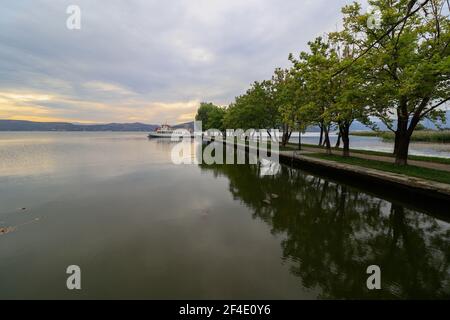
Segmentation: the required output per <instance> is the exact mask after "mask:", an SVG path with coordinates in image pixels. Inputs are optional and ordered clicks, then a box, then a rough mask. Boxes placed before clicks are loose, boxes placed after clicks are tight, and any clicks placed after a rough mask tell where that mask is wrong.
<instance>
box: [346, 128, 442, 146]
mask: <svg viewBox="0 0 450 320" xmlns="http://www.w3.org/2000/svg"><path fill="white" fill-rule="evenodd" d="M351 135H352V136H358V137H379V138H382V139H383V140H386V141H393V140H394V139H395V135H394V133H393V132H390V131H380V132H376V131H359V132H352V133H351ZM411 141H415V142H434V143H450V130H440V131H437V130H423V131H415V132H414V133H413V135H412V136H411Z"/></svg>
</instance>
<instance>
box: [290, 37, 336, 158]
mask: <svg viewBox="0 0 450 320" xmlns="http://www.w3.org/2000/svg"><path fill="white" fill-rule="evenodd" d="M308 45H309V48H310V50H309V52H301V53H300V56H299V59H295V58H294V57H293V56H292V55H290V57H289V58H290V60H291V62H292V63H293V65H294V66H293V69H294V71H293V72H294V73H297V74H299V75H300V77H301V79H302V81H303V83H302V93H303V99H304V100H303V107H302V110H301V111H299V112H300V115H302V116H304V117H306V118H308V120H309V121H312V122H315V123H316V124H317V125H319V127H320V128H321V130H323V133H324V136H325V146H326V149H327V153H329V154H330V153H331V143H330V137H329V131H330V128H331V125H332V121H333V117H332V116H333V114H332V108H333V106H334V105H335V104H336V103H337V95H338V84H339V82H338V81H337V80H336V79H333V78H332V74H333V70H334V69H333V68H334V67H335V66H336V65H337V64H338V63H339V60H338V57H337V54H336V51H335V50H334V49H333V48H332V47H331V46H330V43H329V42H328V41H325V40H324V39H323V38H322V37H318V38H316V39H315V40H314V41H312V42H309V43H308Z"/></svg>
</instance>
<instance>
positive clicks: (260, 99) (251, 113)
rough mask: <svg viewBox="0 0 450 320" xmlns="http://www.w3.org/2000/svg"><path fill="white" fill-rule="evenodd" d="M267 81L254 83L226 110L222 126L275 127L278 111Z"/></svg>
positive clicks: (267, 128)
mask: <svg viewBox="0 0 450 320" xmlns="http://www.w3.org/2000/svg"><path fill="white" fill-rule="evenodd" d="M270 90H271V87H270V82H269V81H263V82H255V83H254V84H253V85H252V86H251V88H250V89H249V90H248V91H247V92H246V93H245V94H244V95H241V96H239V97H237V98H236V99H235V101H234V102H233V103H232V104H230V106H229V107H228V109H227V112H226V115H225V118H224V125H225V127H226V128H227V129H243V130H248V129H266V130H267V131H268V132H270V129H273V128H275V127H276V125H277V122H278V117H279V115H278V110H277V109H276V107H275V104H274V102H273V95H272V93H271V91H270Z"/></svg>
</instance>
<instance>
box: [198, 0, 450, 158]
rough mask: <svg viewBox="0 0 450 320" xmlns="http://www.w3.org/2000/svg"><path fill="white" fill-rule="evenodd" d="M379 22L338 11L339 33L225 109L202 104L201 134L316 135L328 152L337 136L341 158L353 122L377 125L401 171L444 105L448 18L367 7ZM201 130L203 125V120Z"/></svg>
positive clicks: (444, 6)
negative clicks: (413, 143)
mask: <svg viewBox="0 0 450 320" xmlns="http://www.w3.org/2000/svg"><path fill="white" fill-rule="evenodd" d="M369 3H370V4H371V5H372V6H374V7H376V8H378V10H379V12H378V14H379V21H377V23H371V19H373V15H372V13H370V12H369V13H366V12H363V10H362V7H361V5H360V4H359V3H356V2H355V3H353V4H351V5H348V6H345V7H344V8H343V9H342V13H343V28H342V30H340V31H337V32H331V33H328V34H327V35H326V36H324V37H318V38H316V39H315V40H313V41H311V42H309V43H308V46H309V50H308V51H305V52H301V53H300V54H299V55H298V56H294V55H293V54H291V55H290V56H289V60H290V61H291V64H292V65H291V67H290V68H288V69H276V70H275V72H274V75H273V76H272V78H271V79H270V80H266V81H262V82H255V83H253V85H252V86H251V87H250V89H249V90H248V91H247V92H246V93H245V94H243V95H241V96H239V97H237V98H236V99H235V101H234V102H233V103H232V104H230V105H229V106H228V107H226V108H221V107H217V106H214V105H212V104H202V106H201V107H200V109H199V113H198V115H197V119H198V120H205V119H207V121H206V127H205V129H208V128H216V129H225V128H227V129H237V128H240V129H250V128H258V129H266V130H267V131H268V132H269V134H270V130H271V129H273V128H278V129H280V130H281V131H282V132H283V136H282V141H281V142H282V144H283V145H284V144H286V143H287V142H288V141H289V138H290V136H291V134H292V132H293V131H294V130H300V131H303V130H305V128H307V127H308V126H311V125H316V126H319V127H320V129H321V132H322V133H321V139H320V140H321V141H320V143H321V144H322V143H323V144H324V145H325V147H326V149H327V150H328V152H331V144H330V137H329V132H330V130H332V129H333V128H336V129H338V131H339V138H340V139H342V143H343V155H344V156H348V155H349V149H350V139H349V134H350V127H351V125H352V123H353V122H354V121H355V120H358V121H360V122H362V123H365V124H367V125H369V126H372V127H373V128H374V129H375V130H377V128H376V127H375V125H374V123H372V121H371V120H372V119H374V118H376V119H379V120H381V121H382V122H383V123H384V124H385V125H386V127H387V128H388V129H389V130H391V131H393V132H394V133H395V147H394V154H395V156H396V163H397V164H399V165H405V164H407V159H408V151H409V144H410V138H411V135H412V133H413V132H414V130H416V128H417V126H418V124H419V123H420V122H421V121H422V120H424V119H425V118H426V119H429V120H432V121H434V122H444V121H445V112H444V111H443V109H442V108H441V107H442V106H444V105H445V104H446V103H447V101H448V100H449V99H450V90H449V84H450V55H449V53H450V48H449V43H450V19H449V9H450V8H449V6H450V5H449V2H448V1H447V0H422V1H417V0H369ZM204 124H205V121H204Z"/></svg>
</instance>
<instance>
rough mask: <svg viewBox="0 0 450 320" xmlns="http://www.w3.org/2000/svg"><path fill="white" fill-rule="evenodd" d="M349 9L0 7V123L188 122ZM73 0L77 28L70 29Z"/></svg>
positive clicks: (206, 1)
mask: <svg viewBox="0 0 450 320" xmlns="http://www.w3.org/2000/svg"><path fill="white" fill-rule="evenodd" d="M351 2H352V1H351V0H349V1H347V0H332V1H330V0H283V1H279V0H169V1H162V0H159V1H153V0H121V1H119V0H95V1H93V0H71V1H64V0H62V1H55V0H4V1H2V3H1V4H0V119H14V120H31V121H67V122H74V123H109V122H143V123H154V124H159V123H163V122H168V123H171V124H175V123H182V122H187V121H192V120H193V118H194V116H195V113H196V110H197V108H198V105H199V103H200V102H201V101H208V102H209V101H211V102H214V103H216V104H218V105H228V104H229V103H231V102H232V101H233V99H234V98H235V97H236V96H238V95H240V94H242V93H244V92H245V91H246V90H247V89H248V87H249V86H250V84H251V83H253V82H254V81H256V80H258V81H260V80H264V79H270V77H271V75H272V73H273V71H274V69H275V68H276V67H288V66H289V61H288V55H289V53H294V54H298V53H299V52H300V51H302V50H306V48H307V42H308V41H310V40H312V39H314V38H315V37H317V36H321V35H324V34H325V33H326V32H329V31H335V30H336V29H337V28H339V26H340V24H341V17H342V15H341V12H340V9H341V8H342V7H343V6H344V5H346V4H349V3H351ZM360 2H362V3H363V4H364V3H365V0H364V1H360ZM70 5H77V6H78V7H79V8H80V10H81V20H80V21H81V28H80V29H79V30H78V29H75V30H71V29H69V28H67V25H66V22H67V19H68V18H69V16H70V14H67V13H66V10H67V8H68V7H69V6H70Z"/></svg>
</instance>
